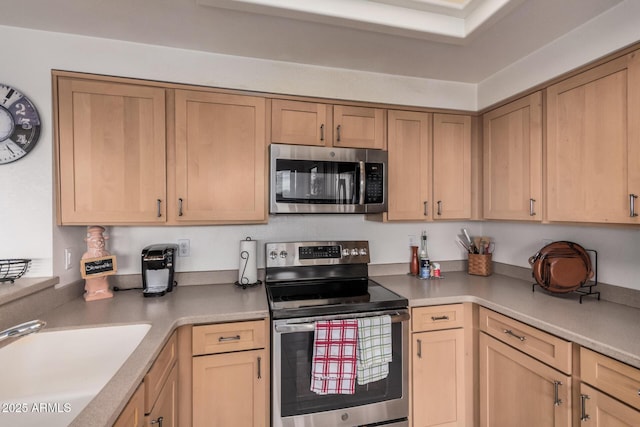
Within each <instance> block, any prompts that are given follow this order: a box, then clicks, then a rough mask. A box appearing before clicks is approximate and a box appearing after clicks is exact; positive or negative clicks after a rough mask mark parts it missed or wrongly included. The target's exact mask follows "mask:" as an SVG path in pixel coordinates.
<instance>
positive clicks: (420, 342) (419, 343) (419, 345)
mask: <svg viewBox="0 0 640 427" xmlns="http://www.w3.org/2000/svg"><path fill="white" fill-rule="evenodd" d="M416 342H417V344H418V359H422V340H417V341H416Z"/></svg>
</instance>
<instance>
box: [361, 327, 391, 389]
mask: <svg viewBox="0 0 640 427" xmlns="http://www.w3.org/2000/svg"><path fill="white" fill-rule="evenodd" d="M391 353H392V348H391V316H388V315H384V316H377V317H365V318H361V319H358V364H357V377H358V385H365V384H369V383H372V382H375V381H378V380H381V379H384V378H386V377H387V375H389V362H391V360H392V356H391Z"/></svg>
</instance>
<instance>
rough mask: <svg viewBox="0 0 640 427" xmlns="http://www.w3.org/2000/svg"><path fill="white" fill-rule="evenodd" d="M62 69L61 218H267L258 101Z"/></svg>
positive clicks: (58, 83) (263, 114)
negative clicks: (81, 75) (80, 73)
mask: <svg viewBox="0 0 640 427" xmlns="http://www.w3.org/2000/svg"><path fill="white" fill-rule="evenodd" d="M61 74H62V75H55V74H54V91H55V94H56V104H55V105H56V107H57V108H56V114H57V139H56V141H57V146H56V147H57V151H56V161H57V167H56V171H57V177H58V222H59V223H60V224H65V225H88V224H103V225H111V224H123V225H125V224H126V225H134V224H139V225H145V224H222V223H224V224H227V223H263V222H266V220H267V207H266V193H267V183H266V161H267V159H266V142H267V124H266V120H267V107H266V104H267V101H266V99H265V98H261V97H254V96H245V95H235V94H228V93H219V92H209V91H195V90H181V89H173V88H169V87H167V88H163V87H158V86H159V84H153V83H154V82H144V83H142V82H141V83H140V84H136V83H137V82H136V81H134V80H127V79H116V78H108V77H105V78H104V80H98V79H91V78H90V77H89V78H86V79H85V78H78V77H76V76H75V75H67V74H71V73H61Z"/></svg>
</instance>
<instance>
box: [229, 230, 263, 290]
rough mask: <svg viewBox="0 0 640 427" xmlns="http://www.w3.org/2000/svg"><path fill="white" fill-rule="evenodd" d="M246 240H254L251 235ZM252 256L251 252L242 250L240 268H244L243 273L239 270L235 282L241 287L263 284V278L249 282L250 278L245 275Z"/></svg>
mask: <svg viewBox="0 0 640 427" xmlns="http://www.w3.org/2000/svg"><path fill="white" fill-rule="evenodd" d="M245 241H252V240H251V237H247V238H246V239H245ZM253 256H254V257H256V254H255V253H254V254H253ZM250 258H251V253H249V251H247V250H241V251H240V269H241V270H242V273H240V272H239V277H238V280H237V281H236V282H235V283H234V284H235V285H236V286H239V287H241V288H242V289H247V288H251V287H254V286H258V285H261V284H262V280H256V282H255V283H249V278H248V277H247V276H246V275H245V273H246V271H247V266H248V265H249V261H250Z"/></svg>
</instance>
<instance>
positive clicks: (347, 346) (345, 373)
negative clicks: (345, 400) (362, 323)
mask: <svg viewBox="0 0 640 427" xmlns="http://www.w3.org/2000/svg"><path fill="white" fill-rule="evenodd" d="M357 347H358V321H357V320H356V319H343V320H327V321H319V322H316V326H315V337H314V342H313V359H312V361H311V391H313V392H315V393H317V394H354V393H355V381H356V350H357Z"/></svg>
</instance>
